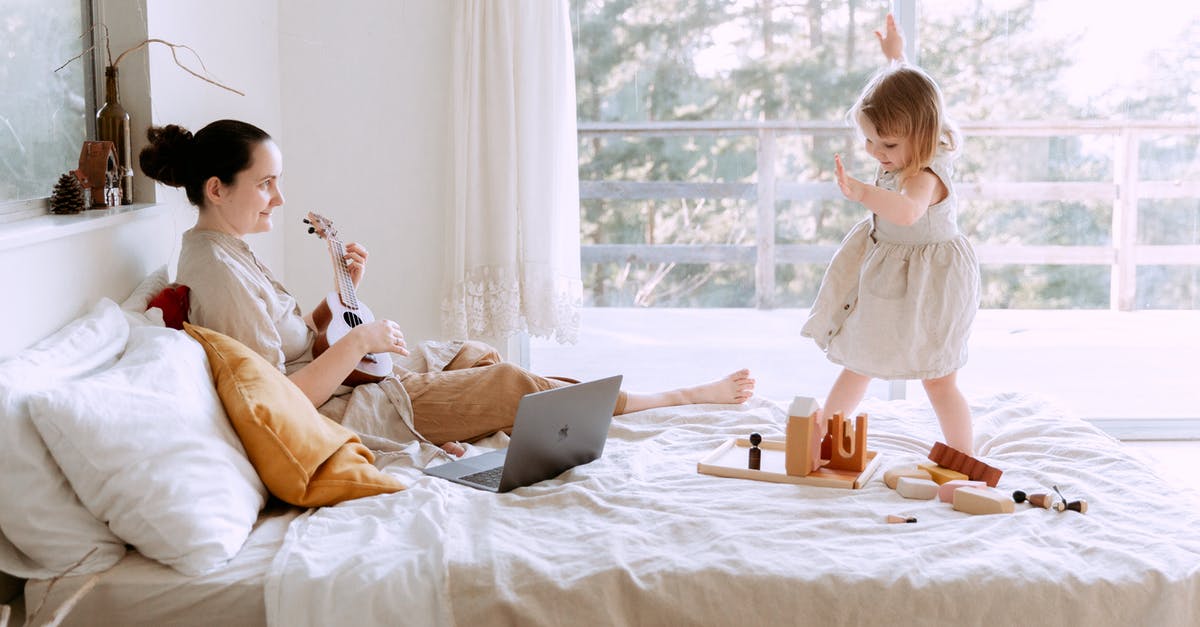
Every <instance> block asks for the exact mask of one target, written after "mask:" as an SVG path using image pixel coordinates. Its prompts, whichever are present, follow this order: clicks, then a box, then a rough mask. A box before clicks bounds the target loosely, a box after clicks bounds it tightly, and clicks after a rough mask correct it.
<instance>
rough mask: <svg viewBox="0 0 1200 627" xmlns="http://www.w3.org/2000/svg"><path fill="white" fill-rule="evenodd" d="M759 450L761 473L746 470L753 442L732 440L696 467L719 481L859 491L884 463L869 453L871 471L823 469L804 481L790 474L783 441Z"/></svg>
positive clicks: (767, 442)
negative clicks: (765, 482) (790, 484)
mask: <svg viewBox="0 0 1200 627" xmlns="http://www.w3.org/2000/svg"><path fill="white" fill-rule="evenodd" d="M758 447H759V448H760V449H762V460H761V468H760V470H750V469H749V468H746V454H747V450H748V449H749V448H750V440H748V439H746V438H731V439H729V440H726V441H725V442H723V443H722V444H721V445H720V446H718V447H717V448H716V449H714V450H713V451H712V452H711V453H709V454H708V455H706V456H704V457H703V458H702V459H700V461H699V462H697V463H696V471H697V472H700V473H703V474H707V475H716V476H718V477H732V478H736V479H753V480H755V481H769V482H771V483H792V484H798V485H807V486H816V487H822V488H845V489H850V490H857V489H858V488H861V487H863V486H864V485H866V484H867V481H868V480H870V478H871V475H872V474H874V473H875V471H876V470H877V469H878V468H879V466H880V464H881V463H882V462H881V457H880V454H879V452H878V451H867V467H866V468H864V469H863V470H862V472H854V471H850V470H833V469H830V468H826V467H824V466H822V467H820V468H818V469H816V470H814V471H812V472H810V473H809V474H808V475H806V476H804V477H795V476H791V475H789V474H787V472H786V459H785V458H786V455H787V446H786V443H785V442H784V441H783V440H767V439H764V440H763V441H762V442H761V443H759V445H758Z"/></svg>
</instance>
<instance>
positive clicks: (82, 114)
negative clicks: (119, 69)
mask: <svg viewBox="0 0 1200 627" xmlns="http://www.w3.org/2000/svg"><path fill="white" fill-rule="evenodd" d="M89 7H90V3H89V2H86V1H85V2H80V0H6V2H4V4H3V9H2V10H0V59H3V63H0V214H2V213H4V212H5V211H6V207H7V209H9V210H11V209H13V207H14V206H15V205H14V204H13V201H25V200H31V199H37V198H45V197H47V196H49V195H50V190H51V189H52V188H53V187H54V183H55V182H56V181H57V180H58V177H59V176H60V175H61V174H63V173H64V172H67V171H69V170H74V169H75V168H77V167H78V165H79V150H80V147H81V146H82V144H83V140H84V139H86V138H87V136H88V130H89V122H90V120H91V117H92V115H93V114H94V113H95V110H94V108H93V106H92V104H91V102H90V97H89V92H90V90H89V89H88V83H89V80H90V71H89V65H90V63H91V55H90V54H89V55H87V56H85V57H84V58H83V59H79V60H76V61H74V62H73V63H71V64H70V65H68V66H67V67H65V68H63V69H61V70H59V71H57V72H55V71H54V70H55V68H57V67H59V66H60V65H62V64H63V63H65V62H66V61H67V60H68V59H70V58H72V57H74V56H75V55H77V54H79V53H80V51H81V50H83V48H84V47H86V46H87V45H88V44H87V42H88V41H89V38H87V37H84V38H82V39H81V38H80V33H82V32H83V31H84V29H85V28H86V26H85V22H86V19H87V18H86V16H87V15H88V14H90V9H89Z"/></svg>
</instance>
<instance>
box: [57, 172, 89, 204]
mask: <svg viewBox="0 0 1200 627" xmlns="http://www.w3.org/2000/svg"><path fill="white" fill-rule="evenodd" d="M83 205H84V198H83V186H82V185H80V184H79V179H77V178H75V175H74V174H72V173H70V172H67V173H66V174H64V175H62V176H60V177H58V183H55V184H54V193H52V194H50V213H79V212H80V211H83V210H84V206H83Z"/></svg>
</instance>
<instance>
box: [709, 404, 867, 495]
mask: <svg viewBox="0 0 1200 627" xmlns="http://www.w3.org/2000/svg"><path fill="white" fill-rule="evenodd" d="M820 414H821V406H820V405H818V404H817V401H816V399H813V398H810V397H807V396H797V397H795V398H794V399H793V400H792V404H791V407H789V408H788V422H787V430H786V432H785V437H786V439H785V440H783V441H779V440H765V439H761V436H759V438H760V441H759V442H757V443H752V442H751V441H750V440H747V439H742V438H734V439H732V440H728V441H726V442H725V443H723V444H721V445H720V446H718V447H717V448H716V450H714V451H713V452H712V453H709V454H708V455H707V456H706V457H704V459H701V460H700V461H699V462H697V464H696V470H697V472H700V473H703V474H709V475H717V476H719V477H735V478H738V479H754V480H756V481H771V482H774V483H796V484H801V485H815V486H822V487H827V488H850V489H857V488H861V487H862V486H863V485H864V484H865V483H866V482H867V480H868V479H870V478H871V474H872V473H874V472H875V470H876V469H877V468H878V467H879V453H878V452H876V451H868V450H867V416H866V414H863V415H861V416H859V417H858V420H857V423H856V427H855V428H854V430H853V432H851V431H850V427H849V421H844V422H843V423H842V424H839V425H838V426H837V427H835V433H831V434H830V435H829V436H827V437H826V438H824V441H821V440H818V437H819V436H820V433H821V429H820V422H819V421H820V420H821V419H822V418H821V415H820ZM839 420H840V418H839ZM755 435H759V434H751V437H753V436H755ZM833 436H836V437H837V442H838V445H837V446H833V444H832V442H833V439H832V437H833ZM823 446H828V447H830V448H829V449H826V450H829V451H830V453H829V456H828V458H825V457H824V456H821V457H820V458H816V459H814V457H817V455H818V454H819V453H820V451H821V450H822V447H823ZM742 448H746V449H747V452H746V453H742V451H741V449H742ZM755 448H757V449H760V452H759V456H758V467H757V468H755V467H754V466H753V465H752V464H753V463H754V462H753V461H751V462H750V464H747V461H746V460H747V459H750V458H749V457H743V455H753V454H754V453H753V449H755ZM835 450H836V452H835ZM834 459H836V460H837V461H836V463H830V462H831V461H833V460H834ZM748 465H749V466H750V467H749V468H748V467H747V466H748Z"/></svg>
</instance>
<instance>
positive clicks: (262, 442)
mask: <svg viewBox="0 0 1200 627" xmlns="http://www.w3.org/2000/svg"><path fill="white" fill-rule="evenodd" d="M183 327H184V330H185V331H187V333H188V335H191V336H192V337H193V338H195V339H196V340H197V341H198V342H200V345H201V346H203V347H204V352H205V353H207V354H208V362H209V366H210V368H211V369H212V375H213V381H214V382H215V383H216V386H217V395H218V396H220V398H221V403H222V404H223V405H224V406H225V413H227V414H228V415H229V421H230V422H232V423H233V428H234V430H236V431H237V434H238V437H239V438H240V439H241V441H242V446H244V447H245V449H246V455H247V456H248V457H249V458H250V463H251V464H253V465H254V469H255V470H256V471H258V476H259V477H260V478H261V479H262V481H263V483H264V484H266V486H267V489H268V490H270V491H271V494H274V495H275V496H276V497H278V498H280V499H281V500H283V501H286V502H288V503H291V504H293V505H299V506H301V507H321V506H323V505H333V504H335V503H340V502H342V501H347V500H350V499H356V498H360V497H364V496H372V495H375V494H386V493H389V492H397V491H400V490H403V489H404V484H402V483H400V481H399V480H398V479H396V478H395V477H393V476H391V475H388V474H387V473H384V472H382V471H380V470H379V469H378V468H376V467H375V466H374V465H373V463H374V461H375V456H374V455H372V454H371V451H370V450H369V449H367V447H365V446H363V444H362V441H361V440H359V438H358V436H357V435H355V433H354V432H353V431H351V430H349V429H347V428H345V427H343V426H342V425H339V424H338V423H336V422H334V421H332V420H330V419H328V418H326V417H325V416H322V415H321V413H320V412H318V411H317V409H316V408H315V407H313V404H312V402H311V401H309V400H308V397H307V396H305V395H304V392H302V391H301V390H300V388H298V387H296V384H294V383H292V382H291V380H289V379H288V378H287V377H286V376H285V375H284V374H283V373H282V372H280V371H279V370H278V369H277V368H275V367H274V366H272V365H271V364H270V363H268V362H267V360H265V359H263V358H262V357H261V356H259V355H258V354H257V353H255V352H254V351H252V350H250V349H249V348H247V347H246V346H245V345H244V344H242V343H241V342H238V341H237V340H235V339H233V338H231V337H229V336H227V335H223V334H221V333H218V332H216V331H213V330H212V329H206V328H204V327H199V326H196V325H194V324H189V323H186V322H185V323H183Z"/></svg>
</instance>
